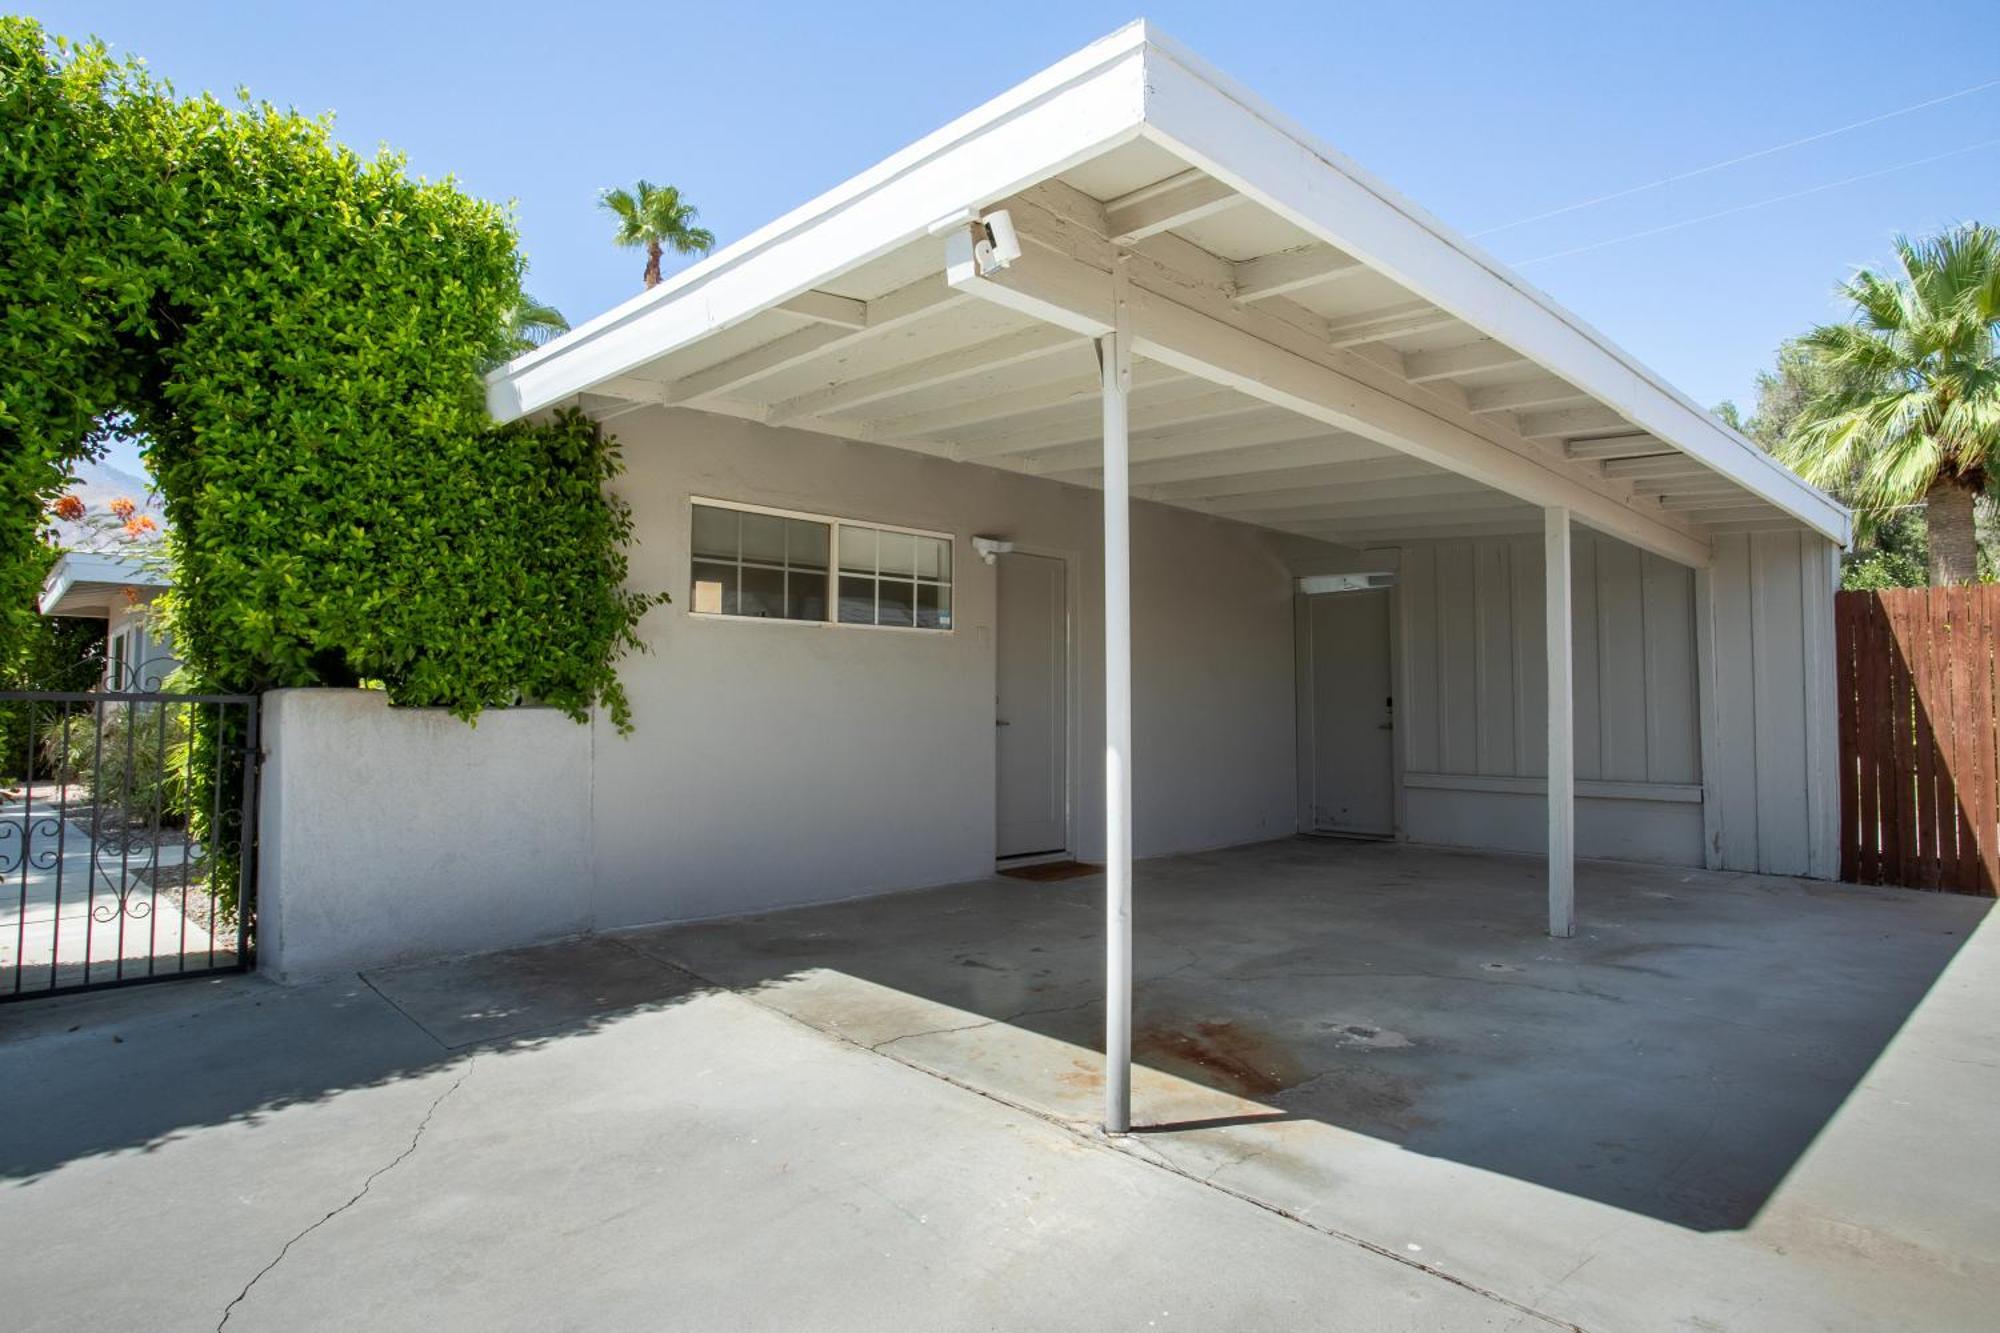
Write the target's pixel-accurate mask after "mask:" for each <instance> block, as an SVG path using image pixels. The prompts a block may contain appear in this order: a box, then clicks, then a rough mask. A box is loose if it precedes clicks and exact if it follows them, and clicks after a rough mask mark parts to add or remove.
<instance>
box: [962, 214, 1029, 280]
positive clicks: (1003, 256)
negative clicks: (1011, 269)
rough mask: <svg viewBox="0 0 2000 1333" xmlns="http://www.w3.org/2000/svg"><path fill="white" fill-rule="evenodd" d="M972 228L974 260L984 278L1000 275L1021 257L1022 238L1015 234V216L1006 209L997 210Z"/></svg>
mask: <svg viewBox="0 0 2000 1333" xmlns="http://www.w3.org/2000/svg"><path fill="white" fill-rule="evenodd" d="M972 227H973V237H974V239H973V242H972V258H973V262H974V263H976V264H977V265H978V266H979V272H980V275H981V276H982V277H983V276H985V275H986V274H988V273H998V272H999V271H1000V270H1001V269H1003V268H1006V267H1007V266H1008V265H1009V264H1011V263H1013V262H1014V261H1015V260H1017V259H1019V258H1020V257H1021V238H1020V237H1019V236H1018V235H1016V234H1015V232H1014V216H1013V214H1011V213H1009V212H1008V211H1007V210H1006V209H1004V208H1000V209H995V210H994V211H993V212H991V213H988V214H987V215H986V216H985V217H983V218H981V219H979V221H977V222H975V223H973V224H972Z"/></svg>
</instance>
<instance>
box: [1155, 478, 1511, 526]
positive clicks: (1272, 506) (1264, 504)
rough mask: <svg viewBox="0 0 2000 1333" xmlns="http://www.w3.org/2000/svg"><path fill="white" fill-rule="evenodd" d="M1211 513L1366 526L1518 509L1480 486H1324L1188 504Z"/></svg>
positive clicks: (1235, 496) (1283, 520)
mask: <svg viewBox="0 0 2000 1333" xmlns="http://www.w3.org/2000/svg"><path fill="white" fill-rule="evenodd" d="M1182 503H1186V504H1195V505H1199V506H1200V507H1201V508H1203V509H1205V510H1207V511H1208V512H1209V513H1211V514H1229V515H1232V516H1235V517H1242V518H1248V517H1250V516H1251V515H1253V514H1254V515H1258V516H1260V517H1263V518H1269V519H1272V520H1273V521H1277V522H1285V521H1289V520H1290V519H1291V518H1292V517H1294V516H1297V515H1310V514H1320V515H1324V516H1325V517H1326V518H1328V519H1329V520H1331V519H1335V518H1339V519H1358V520H1361V521H1363V522H1366V521H1367V520H1368V519H1369V518H1371V517H1373V516H1375V515H1385V516H1386V515H1394V514H1431V513H1450V512H1458V511H1461V510H1466V509H1509V510H1512V509H1517V508H1519V507H1520V502H1519V501H1518V500H1509V499H1508V498H1507V497H1506V496H1504V495H1499V494H1496V493H1495V492H1493V491H1489V490H1486V489H1485V488H1484V487H1480V486H1470V487H1469V488H1464V487H1462V488H1461V489H1459V490H1456V491H1437V490H1433V491H1420V492H1418V493H1416V494H1414V495H1402V496H1360V497H1357V496H1354V495H1352V494H1350V493H1348V488H1345V487H1339V486H1327V487H1319V488H1302V489H1301V490H1299V491H1297V492H1295V493H1293V494H1291V495H1285V494H1282V493H1273V494H1266V495H1234V496H1227V497H1224V498H1220V499H1215V500H1188V501H1183V502H1182Z"/></svg>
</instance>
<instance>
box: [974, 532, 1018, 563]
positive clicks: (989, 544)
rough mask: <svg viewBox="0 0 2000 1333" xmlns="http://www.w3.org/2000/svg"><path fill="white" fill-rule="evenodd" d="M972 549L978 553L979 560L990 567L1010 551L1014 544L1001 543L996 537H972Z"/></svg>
mask: <svg viewBox="0 0 2000 1333" xmlns="http://www.w3.org/2000/svg"><path fill="white" fill-rule="evenodd" d="M972 549H973V550H974V551H977V552H978V553H979V558H980V559H982V560H984V561H985V562H986V563H987V564H989V565H990V564H992V563H993V562H994V561H995V560H998V559H999V558H1000V557H1001V556H1003V555H1006V554H1007V553H1008V552H1010V551H1012V550H1013V549H1014V543H1012V542H1008V541H1002V540H1000V539H999V538H998V537H974V538H973V539H972Z"/></svg>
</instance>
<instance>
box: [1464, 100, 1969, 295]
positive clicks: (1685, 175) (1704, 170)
mask: <svg viewBox="0 0 2000 1333" xmlns="http://www.w3.org/2000/svg"><path fill="white" fill-rule="evenodd" d="M1988 88H2000V79H1988V80H1987V81H1986V82H1984V83H1977V84H1974V85H1973V86H1972V87H1970V88H1961V89H1959V90H1958V91H1957V92H1955V93H1946V94H1944V95H1943V96H1942V97H1932V98H1929V99H1927V100H1925V101H1922V102H1913V103H1911V104H1910V105H1909V106H1904V107H1898V108H1896V109H1895V110H1894V111H1884V112H1883V113H1882V114H1881V115H1879V116H1870V117H1868V119H1866V120H1857V121H1855V122H1854V123H1853V124H1851V125H1842V126H1840V127H1838V128H1836V129H1831V130H1821V131H1820V132H1819V133H1818V134H1808V135H1807V136H1806V137H1805V138H1803V139H1792V140H1790V141H1788V142H1786V143H1781V144H1775V145H1773V146H1772V147H1770V148H1760V149H1758V150H1757V151H1756V152H1754V153H1744V154H1743V155H1741V156H1740V157H1732V158H1728V159H1726V160H1724V161H1721V162H1711V163H1709V164H1708V165H1707V166H1705V167H1696V168H1694V169H1693V170H1692V171H1681V172H1676V173H1675V174H1673V175H1671V176H1662V177H1660V179H1658V180H1656V181H1648V182H1646V183H1645V184H1644V185H1633V186H1630V187H1628V188H1626V189H1623V190H1613V191H1612V192H1611V193H1610V194H1600V195H1598V196H1597V197H1596V198H1595V199H1585V200H1583V201H1581V202H1580V203H1574V204H1565V205H1563V206H1562V207H1561V208H1552V209H1550V210H1549V211H1548V212H1546V213H1536V214H1534V215H1532V216H1530V217H1525V218H1516V219H1515V220H1514V221H1512V222H1503V223H1501V224H1500V225H1499V226H1497V227H1488V228H1486V230H1484V231H1475V232H1473V233H1472V236H1473V239H1475V240H1477V239H1478V238H1480V237H1482V236H1493V235H1497V234H1498V233H1500V232H1503V231H1512V230H1513V229H1514V228H1516V227H1525V226H1527V225H1528V224H1529V223H1531V222H1546V221H1547V220H1548V219H1550V218H1559V217H1562V216H1563V215H1564V214H1566V213H1575V212H1579V211H1581V210H1582V209H1586V208H1595V207H1597V206H1598V205H1599V204H1608V203H1610V202H1612V201H1613V200H1615V199H1628V198H1630V197H1631V196H1633V195H1635V194H1644V193H1646V191H1648V190H1657V189H1660V188H1661V187H1663V186H1667V185H1673V184H1676V183H1678V182H1680V181H1684V180H1693V179H1694V178H1695V177H1696V176H1706V175H1708V174H1710V173H1711V172H1716V171H1722V170H1725V169H1727V168H1729V167H1739V166H1742V165H1743V164H1744V163H1745V162H1755V161H1756V160H1757V159H1759V158H1764V157H1770V156H1772V155H1774V154H1777V153H1785V152H1790V151H1791V150H1792V149H1794V148H1803V147H1805V146H1806V145H1807V144H1809V143H1818V142H1819V141H1820V140H1822V139H1831V138H1833V137H1835V136H1836V135H1841V134H1847V133H1849V132H1850V131H1853V130H1859V129H1866V128H1867V127H1868V126H1870V125H1879V124H1881V123H1882V122H1883V121H1885V120H1894V119H1895V118H1896V117H1898V116H1907V115H1910V114H1911V113H1913V112H1917V111H1923V110H1925V109H1927V108H1929V107H1934V106H1941V105H1943V104H1944V103H1946V102H1955V101H1957V100H1958V99H1959V98H1961V97H1970V96H1972V95H1973V94H1974V93H1983V92H1985V91H1986V90H1987V89H1988ZM1530 262H1533V261H1530Z"/></svg>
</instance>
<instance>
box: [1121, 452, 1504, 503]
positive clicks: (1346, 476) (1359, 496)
mask: <svg viewBox="0 0 2000 1333" xmlns="http://www.w3.org/2000/svg"><path fill="white" fill-rule="evenodd" d="M1382 463H1394V464H1396V465H1397V467H1396V468H1395V469H1393V470H1392V469H1388V468H1382V467H1378V466H1376V465H1377V464H1382ZM1364 464H1365V465H1366V466H1364ZM1418 467H1422V464H1420V463H1412V462H1410V460H1409V459H1407V458H1404V457H1402V456H1401V455H1400V454H1391V455H1389V456H1388V457H1387V458H1382V457H1379V456H1378V457H1375V458H1371V459H1363V460H1358V461H1352V462H1345V463H1318V464H1314V465H1313V466H1311V467H1300V468H1288V469H1286V470H1284V471H1281V472H1263V473H1250V474H1248V475H1245V476H1229V477H1209V478H1207V479H1205V480H1196V481H1182V482H1176V483H1173V484H1171V485H1165V486H1149V487H1147V488H1146V493H1147V495H1149V496H1151V497H1152V498H1153V499H1155V500H1203V501H1207V500H1227V499H1233V498H1248V497H1268V496H1274V495H1275V496H1285V495H1295V494H1298V493H1300V492H1305V491H1314V490H1317V489H1319V488H1322V487H1335V486H1337V487H1340V488H1341V490H1342V493H1343V494H1345V495H1351V496H1352V497H1353V498H1354V499H1356V500H1367V499H1377V498H1380V499H1392V500H1393V499H1401V498H1403V497H1405V496H1411V495H1446V494H1450V493H1451V492H1453V491H1463V490H1466V489H1473V490H1477V489H1478V488H1477V487H1476V486H1474V485H1473V483H1472V482H1469V481H1467V480H1466V479H1465V478H1463V477H1454V476H1452V475H1451V474H1450V473H1448V472H1439V471H1437V470H1436V469H1435V468H1432V469H1426V470H1425V471H1423V472H1417V471H1413V469H1415V468H1418Z"/></svg>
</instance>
